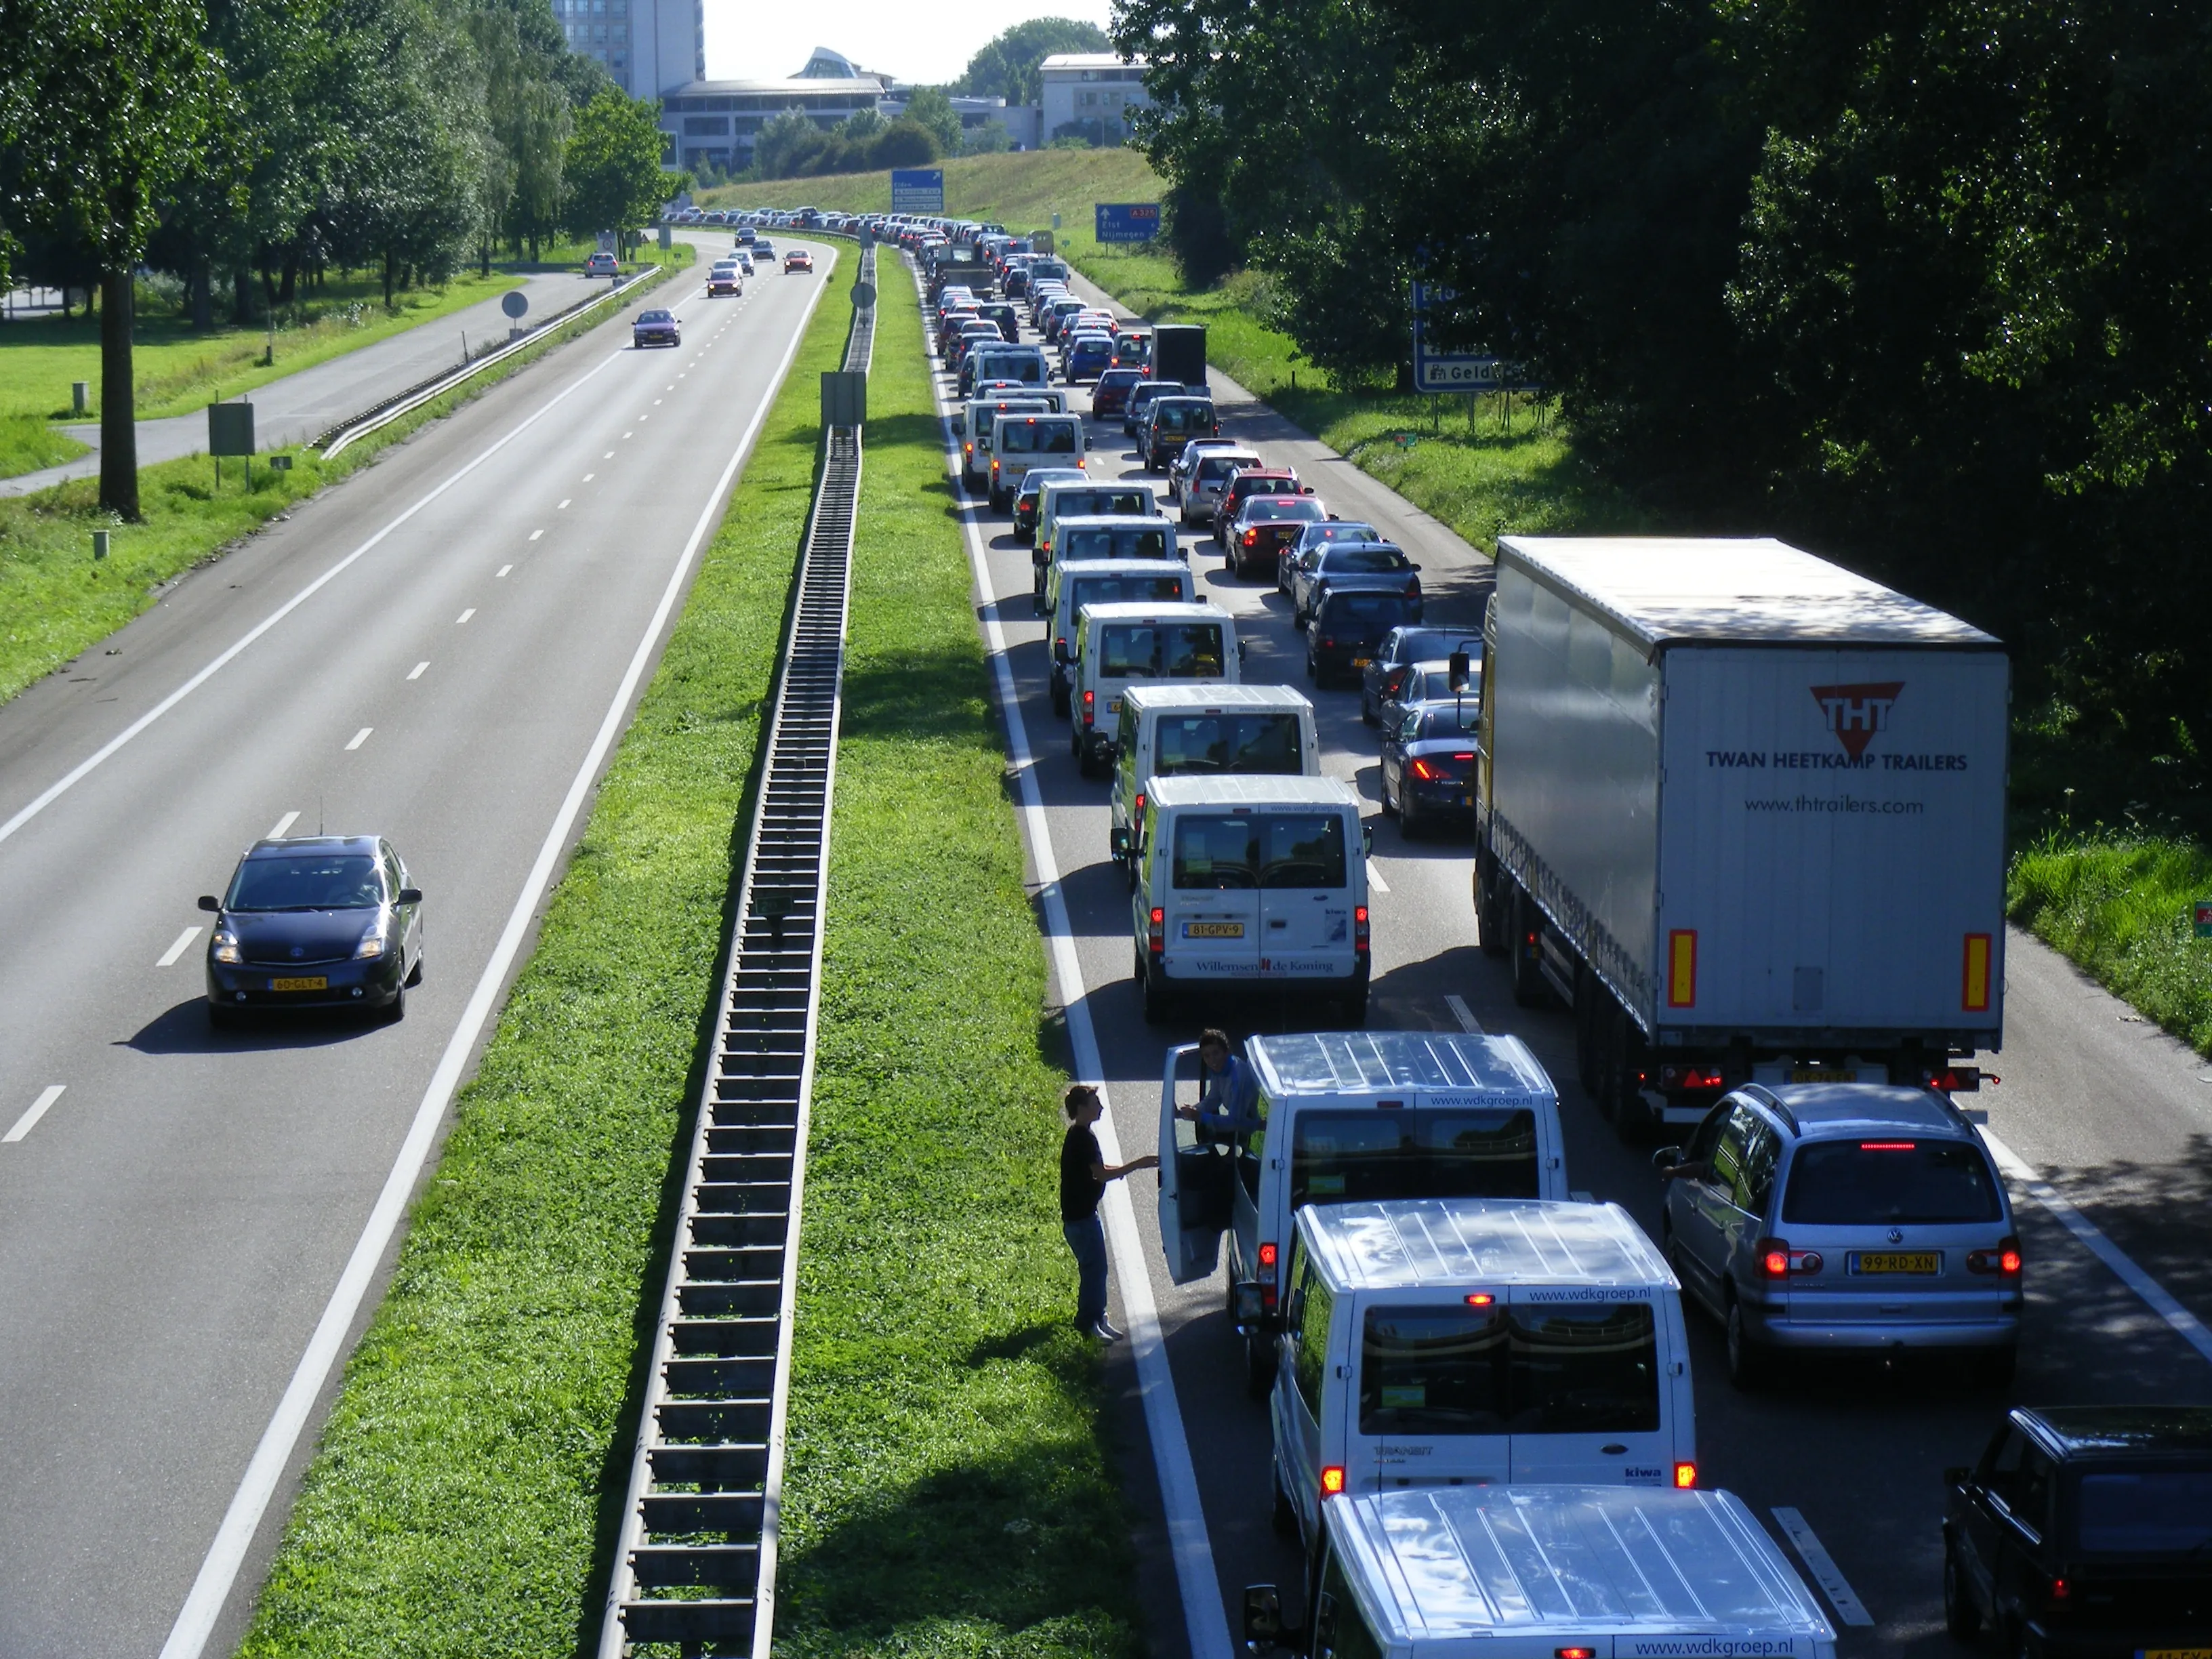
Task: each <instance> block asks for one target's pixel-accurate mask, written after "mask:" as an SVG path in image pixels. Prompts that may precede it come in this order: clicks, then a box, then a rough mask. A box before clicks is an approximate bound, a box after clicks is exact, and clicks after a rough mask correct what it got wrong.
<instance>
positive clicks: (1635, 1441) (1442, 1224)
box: [1269, 1198, 1698, 1551]
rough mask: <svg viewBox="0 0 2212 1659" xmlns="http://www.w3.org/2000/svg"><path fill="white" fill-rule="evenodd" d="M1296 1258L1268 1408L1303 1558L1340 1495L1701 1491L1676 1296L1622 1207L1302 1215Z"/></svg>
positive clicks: (1346, 1210) (1395, 1207) (1344, 1209)
mask: <svg viewBox="0 0 2212 1659" xmlns="http://www.w3.org/2000/svg"><path fill="white" fill-rule="evenodd" d="M1290 1258H1291V1259H1290V1264H1289V1279H1288V1284H1289V1289H1288V1290H1287V1291H1285V1293H1284V1302H1283V1329H1282V1334H1281V1336H1280V1338H1279V1340H1278V1342H1277V1358H1278V1361H1279V1363H1278V1366H1277V1370H1276V1375H1275V1384H1274V1392H1273V1396H1272V1399H1271V1401H1270V1402H1269V1411H1270V1415H1271V1417H1272V1419H1273V1429H1274V1445H1275V1452H1274V1464H1275V1494H1276V1502H1277V1504H1278V1505H1279V1508H1287V1509H1288V1510H1290V1511H1291V1514H1292V1515H1293V1516H1295V1517H1296V1520H1297V1530H1298V1533H1299V1535H1300V1536H1301V1537H1303V1538H1304V1540H1305V1541H1306V1545H1307V1548H1308V1550H1309V1551H1311V1550H1312V1549H1313V1548H1314V1547H1316V1545H1317V1544H1318V1543H1319V1541H1320V1537H1321V1505H1322V1499H1323V1498H1325V1497H1333V1496H1334V1495H1335V1494H1337V1493H1339V1492H1395V1491H1398V1490H1401V1489H1402V1488H1405V1487H1410V1486H1428V1487H1434V1486H1484V1485H1490V1484H1500V1485H1502V1484H1505V1483H1508V1482H1510V1483H1514V1484H1516V1485H1517V1484H1522V1483H1545V1484H1551V1483H1559V1484H1564V1485H1573V1486H1659V1487H1674V1488H1682V1487H1690V1486H1696V1485H1697V1484H1698V1450H1697V1441H1698V1437H1697V1407H1696V1402H1695V1401H1694V1400H1693V1399H1692V1393H1691V1388H1690V1358H1689V1334H1688V1332H1687V1330H1686V1328H1685V1327H1684V1325H1683V1322H1682V1295H1681V1286H1680V1285H1679V1284H1678V1283H1677V1282H1676V1280H1675V1278H1674V1271H1673V1269H1671V1268H1669V1267H1668V1265H1667V1261H1666V1258H1665V1257H1663V1256H1662V1255H1660V1254H1659V1247H1658V1246H1657V1245H1656V1244H1654V1243H1652V1242H1651V1241H1650V1239H1649V1238H1648V1237H1645V1236H1644V1230H1643V1229H1642V1228H1641V1227H1639V1226H1638V1225H1636V1223H1635V1221H1634V1220H1633V1219H1632V1218H1630V1216H1629V1213H1628V1212H1627V1211H1626V1210H1624V1209H1622V1208H1621V1207H1620V1206H1619V1205H1618V1204H1576V1203H1558V1202H1553V1201H1548V1200H1543V1199H1526V1198H1524V1199H1494V1198H1415V1199H1393V1200H1389V1201H1387V1202H1383V1203H1378V1204H1310V1205H1308V1206H1306V1207H1305V1208H1304V1209H1303V1210H1300V1211H1299V1212H1298V1214H1297V1227H1296V1231H1295V1234H1294V1237H1293V1238H1292V1240H1291V1247H1290Z"/></svg>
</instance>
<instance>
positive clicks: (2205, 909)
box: [2196, 899, 2212, 939]
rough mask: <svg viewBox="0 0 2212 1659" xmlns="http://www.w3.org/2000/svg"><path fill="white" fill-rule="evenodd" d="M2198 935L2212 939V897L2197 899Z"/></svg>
mask: <svg viewBox="0 0 2212 1659" xmlns="http://www.w3.org/2000/svg"><path fill="white" fill-rule="evenodd" d="M2196 908H2197V938H2199V939H2212V899H2199V900H2197V906H2196Z"/></svg>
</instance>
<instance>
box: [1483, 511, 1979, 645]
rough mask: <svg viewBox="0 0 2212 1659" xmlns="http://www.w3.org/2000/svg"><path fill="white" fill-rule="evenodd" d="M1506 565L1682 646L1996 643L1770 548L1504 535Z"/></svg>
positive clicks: (1876, 588)
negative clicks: (1786, 643)
mask: <svg viewBox="0 0 2212 1659" xmlns="http://www.w3.org/2000/svg"><path fill="white" fill-rule="evenodd" d="M1498 564H1499V566H1500V567H1501V568H1504V569H1509V570H1510V569H1514V568H1520V569H1522V570H1525V571H1527V572H1528V573H1529V574H1531V575H1533V576H1534V577H1535V579H1536V580H1538V581H1540V582H1541V583H1542V584H1543V585H1544V586H1547V587H1551V588H1553V589H1556V590H1558V591H1559V592H1562V593H1564V594H1571V595H1573V596H1575V597H1576V598H1578V599H1581V600H1582V601H1583V603H1585V604H1587V605H1589V606H1591V607H1592V608H1594V609H1595V610H1597V611H1601V612H1602V613H1603V614H1604V615H1606V616H1607V617H1609V618H1611V620H1612V621H1613V623H1615V625H1616V626H1618V627H1619V628H1620V629H1622V630H1623V631H1624V632H1626V634H1627V635H1629V636H1630V637H1632V638H1633V639H1636V640H1638V641H1641V642H1642V643H1643V644H1644V647H1646V649H1647V650H1650V649H1653V648H1656V647H1659V646H1661V645H1665V644H1671V643H1675V642H1700V643H1707V644H1720V643H1728V642H1741V643H1745V644H1757V643H1774V642H1777V641H1781V642H1790V643H1816V642H1819V643H1827V642H1832V643H1836V644H1841V645H1891V646H1930V645H1933V646H1950V647H1991V646H1995V645H1996V644H1997V641H1996V639H1995V638H1993V637H1992V636H1991V635H1987V634H1984V632H1982V630H1981V629H1978V628H1976V627H1973V626H1972V625H1971V624H1970V623H1963V622H1961V621H1960V620H1959V619H1958V618H1957V617H1954V616H1951V615H1949V614H1948V613H1947V612H1945V611H1938V610H1937V609H1936V607H1935V606H1934V605H1924V604H1923V603H1922V602H1921V601H1920V600H1918V599H1909V598H1907V597H1906V596H1905V594H1902V593H1899V592H1897V591H1895V590H1894V589H1893V588H1887V587H1884V586H1882V585H1881V583H1880V582H1877V581H1870V580H1868V579H1867V578H1866V577H1864V576H1861V575H1857V574H1853V573H1852V572H1850V571H1849V570H1846V569H1844V568H1843V567H1842V566H1841V565H1836V564H1831V563H1829V562H1827V561H1826V559H1822V558H1817V557H1815V556H1814V555H1812V554H1810V553H1807V552H1804V551H1803V550H1801V549H1798V548H1795V547H1791V546H1790V545H1789V544H1787V543H1786V542H1778V541H1776V540H1774V539H1773V538H1771V537H1765V536H1759V537H1717V536H1716V537H1692V536H1501V537H1499V538H1498Z"/></svg>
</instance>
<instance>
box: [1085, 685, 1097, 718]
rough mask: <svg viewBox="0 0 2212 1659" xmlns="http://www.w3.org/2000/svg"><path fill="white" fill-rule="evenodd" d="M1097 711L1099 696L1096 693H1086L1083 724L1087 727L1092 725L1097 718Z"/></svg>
mask: <svg viewBox="0 0 2212 1659" xmlns="http://www.w3.org/2000/svg"><path fill="white" fill-rule="evenodd" d="M1097 709H1098V694H1097V692H1096V691H1085V693H1084V694H1083V723H1084V724H1085V726H1089V725H1091V723H1092V722H1093V721H1094V720H1096V719H1097Z"/></svg>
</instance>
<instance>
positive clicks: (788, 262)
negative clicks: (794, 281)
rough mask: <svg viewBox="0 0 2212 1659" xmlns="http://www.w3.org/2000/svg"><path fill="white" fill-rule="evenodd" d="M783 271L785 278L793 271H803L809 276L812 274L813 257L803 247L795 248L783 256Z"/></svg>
mask: <svg viewBox="0 0 2212 1659" xmlns="http://www.w3.org/2000/svg"><path fill="white" fill-rule="evenodd" d="M783 270H784V274H785V275H786V276H789V275H790V274H791V273H792V272H793V271H794V270H803V271H805V273H806V274H807V275H808V276H812V275H813V274H814V256H813V255H812V254H811V253H809V252H807V251H806V250H805V248H803V247H795V248H793V249H792V250H791V252H788V253H787V254H785V255H784V256H783Z"/></svg>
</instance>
